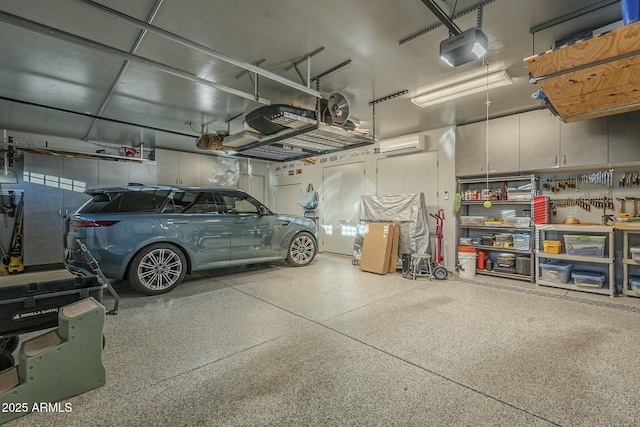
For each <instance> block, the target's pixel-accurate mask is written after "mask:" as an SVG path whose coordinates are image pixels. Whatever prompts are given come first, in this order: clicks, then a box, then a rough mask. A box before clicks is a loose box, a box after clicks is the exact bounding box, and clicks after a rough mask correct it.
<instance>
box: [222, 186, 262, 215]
mask: <svg viewBox="0 0 640 427" xmlns="http://www.w3.org/2000/svg"><path fill="white" fill-rule="evenodd" d="M221 195H222V199H223V201H224V205H225V207H226V209H225V213H228V214H245V215H256V214H258V213H259V212H260V211H259V208H260V206H261V205H260V203H259V202H258V201H257V200H256V199H254V198H253V197H251V196H249V195H248V194H245V193H240V192H232V191H229V192H222V194H221Z"/></svg>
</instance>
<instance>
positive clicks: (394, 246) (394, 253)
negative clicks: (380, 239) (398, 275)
mask: <svg viewBox="0 0 640 427" xmlns="http://www.w3.org/2000/svg"><path fill="white" fill-rule="evenodd" d="M392 226H393V227H392V228H393V238H392V241H391V252H390V253H389V273H395V272H396V270H397V269H398V243H399V242H400V224H399V223H397V222H396V223H393V224H392Z"/></svg>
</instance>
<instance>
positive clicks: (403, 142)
mask: <svg viewBox="0 0 640 427" xmlns="http://www.w3.org/2000/svg"><path fill="white" fill-rule="evenodd" d="M426 149H427V137H426V136H425V135H410V136H402V137H399V138H392V139H385V140H384V141H380V153H381V154H383V155H385V156H396V155H399V154H411V153H417V152H419V151H424V150H426Z"/></svg>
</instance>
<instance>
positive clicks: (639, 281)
mask: <svg viewBox="0 0 640 427" xmlns="http://www.w3.org/2000/svg"><path fill="white" fill-rule="evenodd" d="M629 284H630V285H631V289H632V290H633V292H635V293H636V295H640V276H629Z"/></svg>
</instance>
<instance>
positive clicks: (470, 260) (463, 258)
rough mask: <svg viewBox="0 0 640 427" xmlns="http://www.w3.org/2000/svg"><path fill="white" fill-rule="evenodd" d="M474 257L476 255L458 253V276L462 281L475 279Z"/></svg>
mask: <svg viewBox="0 0 640 427" xmlns="http://www.w3.org/2000/svg"><path fill="white" fill-rule="evenodd" d="M476 257H477V254H475V253H469V252H458V262H460V270H459V271H458V275H459V276H460V277H462V278H463V279H473V278H474V277H476Z"/></svg>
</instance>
